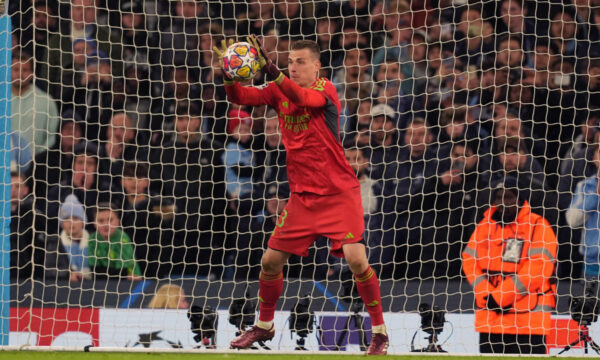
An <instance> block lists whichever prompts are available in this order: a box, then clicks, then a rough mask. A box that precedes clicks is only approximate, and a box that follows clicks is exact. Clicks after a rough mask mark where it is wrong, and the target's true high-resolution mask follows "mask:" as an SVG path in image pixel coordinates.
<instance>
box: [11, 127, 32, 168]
mask: <svg viewBox="0 0 600 360" xmlns="http://www.w3.org/2000/svg"><path fill="white" fill-rule="evenodd" d="M32 147H33V145H32V144H31V143H30V142H29V141H27V140H25V138H24V137H23V136H22V135H21V134H20V133H18V132H13V133H11V134H10V168H11V169H12V170H15V171H17V172H19V173H21V174H28V173H29V171H30V170H31V167H32V165H33V162H32V160H33V156H32V154H31V151H32V149H31V148H32Z"/></svg>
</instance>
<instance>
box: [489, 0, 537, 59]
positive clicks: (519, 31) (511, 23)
mask: <svg viewBox="0 0 600 360" xmlns="http://www.w3.org/2000/svg"><path fill="white" fill-rule="evenodd" d="M499 10H500V11H499V12H500V14H499V15H500V16H499V21H497V22H496V34H503V33H508V35H509V36H510V37H511V38H512V37H513V36H514V35H519V36H521V37H522V38H521V45H522V47H521V50H523V51H524V52H525V54H526V58H527V65H528V66H529V67H533V61H532V60H533V52H534V50H535V46H536V43H537V42H538V36H537V34H536V26H537V27H538V30H541V29H539V28H540V27H541V24H536V21H535V20H534V19H533V18H531V17H529V16H527V15H528V14H527V6H526V4H525V3H524V2H523V1H520V0H503V1H502V4H501V5H500V9H499ZM540 33H541V31H540Z"/></svg>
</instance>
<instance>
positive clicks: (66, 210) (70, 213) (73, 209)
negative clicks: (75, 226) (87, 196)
mask: <svg viewBox="0 0 600 360" xmlns="http://www.w3.org/2000/svg"><path fill="white" fill-rule="evenodd" d="M72 217H74V218H77V219H81V220H82V221H83V222H84V223H86V222H87V217H86V216H85V209H84V208H83V205H82V204H81V202H79V200H78V199H77V196H75V195H73V194H71V195H69V196H67V198H66V199H65V201H64V202H63V204H62V205H61V206H60V211H59V212H58V219H59V220H60V221H61V222H62V221H64V220H66V219H68V218H72Z"/></svg>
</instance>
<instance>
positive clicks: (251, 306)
mask: <svg viewBox="0 0 600 360" xmlns="http://www.w3.org/2000/svg"><path fill="white" fill-rule="evenodd" d="M249 297H250V295H249V294H248V293H247V292H246V296H245V297H244V298H241V299H235V300H233V301H232V302H231V305H230V306H229V323H230V324H231V325H235V327H237V328H238V329H239V330H243V329H245V328H246V327H248V326H251V325H253V324H254V319H255V317H256V303H255V302H254V301H252V300H248V298H249Z"/></svg>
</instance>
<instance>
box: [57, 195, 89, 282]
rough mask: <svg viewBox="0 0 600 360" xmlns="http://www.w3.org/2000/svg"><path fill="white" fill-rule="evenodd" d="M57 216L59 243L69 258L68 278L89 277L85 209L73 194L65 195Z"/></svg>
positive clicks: (73, 279) (77, 279)
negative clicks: (58, 221) (59, 229)
mask: <svg viewBox="0 0 600 360" xmlns="http://www.w3.org/2000/svg"><path fill="white" fill-rule="evenodd" d="M58 218H59V220H60V227H61V229H62V231H61V232H60V243H61V245H62V246H63V248H64V251H65V253H66V254H67V256H68V258H69V269H70V277H69V278H70V280H71V281H79V280H82V279H89V278H90V277H91V276H90V275H91V273H90V268H89V267H88V259H87V255H88V243H89V240H90V234H89V233H88V232H87V231H86V230H85V223H86V222H87V217H86V216H85V210H84V209H83V205H82V204H81V203H80V202H79V200H77V197H76V196H75V195H73V194H71V195H69V196H67V198H66V199H65V202H64V203H63V204H62V205H61V207H60V211H59V213H58Z"/></svg>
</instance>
